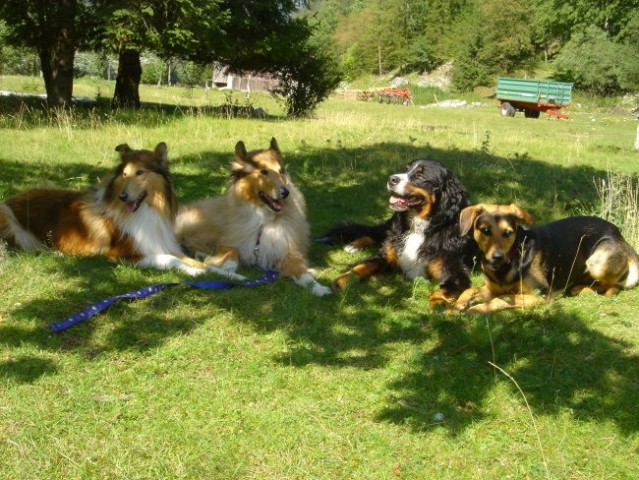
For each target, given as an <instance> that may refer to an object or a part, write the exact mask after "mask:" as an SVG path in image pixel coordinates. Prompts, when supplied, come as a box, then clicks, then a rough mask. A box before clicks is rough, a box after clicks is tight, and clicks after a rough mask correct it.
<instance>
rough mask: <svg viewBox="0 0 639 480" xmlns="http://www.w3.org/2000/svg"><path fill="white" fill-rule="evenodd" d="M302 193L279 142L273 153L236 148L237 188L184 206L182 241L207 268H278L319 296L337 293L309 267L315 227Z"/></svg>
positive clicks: (273, 145)
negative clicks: (284, 163) (288, 170)
mask: <svg viewBox="0 0 639 480" xmlns="http://www.w3.org/2000/svg"><path fill="white" fill-rule="evenodd" d="M305 211H306V204H305V201H304V197H303V196H302V193H301V192H300V191H299V190H298V189H297V187H296V186H295V185H294V184H293V182H292V181H291V179H290V177H289V176H288V174H287V173H286V172H285V170H284V168H283V167H282V154H281V152H280V149H279V147H278V145H277V141H276V140H275V139H274V138H273V139H271V143H270V146H269V148H268V149H264V150H254V151H251V152H247V151H246V147H245V146H244V143H243V142H241V141H240V142H238V143H237V145H236V146H235V156H234V158H233V161H232V163H231V184H230V187H229V188H228V190H227V191H226V192H225V193H224V194H223V195H220V196H217V197H212V198H207V199H204V200H200V201H198V202H195V203H192V204H190V205H186V206H183V207H182V208H181V209H180V211H179V213H178V216H177V219H176V222H175V227H176V236H177V238H178V240H179V241H180V242H181V243H182V245H184V247H185V248H187V249H188V250H190V251H191V252H192V253H193V254H195V255H196V256H197V257H206V258H205V263H207V264H210V265H214V266H216V267H220V268H223V269H226V270H228V271H230V272H235V270H236V269H237V268H238V266H240V265H243V266H247V267H250V266H257V267H261V268H263V269H272V270H276V271H279V272H281V273H282V274H284V275H287V276H289V277H291V278H292V279H293V280H294V281H295V283H297V284H298V285H302V286H307V285H309V286H311V289H312V292H313V294H314V295H317V296H322V295H327V294H328V293H330V292H331V289H330V288H328V287H325V286H323V285H321V284H320V283H318V282H317V281H316V280H315V279H314V278H313V276H312V274H311V273H310V271H309V268H308V260H307V250H308V244H309V235H310V228H309V225H308V222H307V221H306V213H305Z"/></svg>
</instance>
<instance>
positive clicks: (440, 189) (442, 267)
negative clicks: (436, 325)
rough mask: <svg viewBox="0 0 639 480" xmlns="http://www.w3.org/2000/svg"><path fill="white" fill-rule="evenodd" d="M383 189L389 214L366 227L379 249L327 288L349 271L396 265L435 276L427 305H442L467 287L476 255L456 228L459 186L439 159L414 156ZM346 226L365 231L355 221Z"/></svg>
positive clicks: (341, 282) (462, 196)
mask: <svg viewBox="0 0 639 480" xmlns="http://www.w3.org/2000/svg"><path fill="white" fill-rule="evenodd" d="M387 188H388V191H389V193H390V200H389V207H390V208H391V210H393V212H394V213H393V215H392V217H391V218H390V219H389V220H388V221H387V222H385V223H384V224H383V225H378V226H375V227H371V228H374V229H376V230H373V231H374V232H376V233H375V234H376V235H377V236H378V237H377V238H379V237H383V240H382V242H381V247H380V249H379V250H378V252H377V253H375V254H374V255H372V256H370V257H368V258H366V259H364V260H362V261H361V262H359V263H357V264H356V265H354V266H353V267H352V268H351V269H349V270H348V271H347V272H345V273H343V274H342V275H340V276H339V277H338V278H337V279H336V280H335V282H334V283H333V288H334V289H336V290H339V289H343V288H344V287H345V286H346V285H347V284H348V282H349V279H350V278H351V277H353V276H356V277H358V278H359V279H360V280H368V279H369V278H370V277H371V276H373V275H375V274H377V273H381V272H389V271H393V270H400V271H402V272H403V273H404V275H405V276H406V277H408V278H416V277H425V278H427V279H431V280H434V281H437V282H438V283H439V289H438V290H436V291H435V292H434V293H433V294H432V295H431V296H430V306H431V308H432V307H436V306H441V307H444V308H448V306H450V304H451V303H452V302H454V300H455V299H456V298H457V297H458V296H459V295H460V294H461V293H462V292H463V291H464V290H466V289H467V288H469V287H470V272H471V270H472V268H473V266H474V264H475V262H476V260H477V258H478V254H479V251H478V248H477V245H476V243H475V242H474V241H473V238H472V235H470V234H468V233H467V234H465V235H462V234H461V233H460V225H459V215H460V212H461V211H462V209H464V208H465V207H467V206H469V205H470V201H469V198H468V193H467V191H466V189H465V187H464V186H463V185H462V183H461V182H460V181H459V179H458V178H457V177H456V176H455V174H453V172H452V171H450V170H449V169H448V168H446V167H445V166H444V165H443V164H441V163H440V162H438V161H435V160H425V159H418V160H414V161H412V162H411V163H409V164H408V165H407V166H406V168H405V171H404V172H402V173H396V174H394V175H391V176H390V177H389V179H388V182H387ZM336 228H338V230H335V229H334V230H333V231H332V232H335V231H339V234H340V235H341V237H340V238H349V239H352V237H353V236H354V235H351V234H350V233H349V231H348V228H347V226H346V225H342V226H340V227H336ZM352 231H353V232H355V233H356V234H362V233H364V234H365V233H366V232H365V229H363V228H362V226H361V225H359V226H358V225H355V226H354V228H353V229H352ZM380 232H381V233H380ZM330 235H331V233H330V232H329V235H327V236H326V237H324V239H323V240H326V239H327V238H330ZM349 235H350V236H349ZM333 238H334V239H335V240H338V238H335V237H333ZM371 238H372V239H373V240H375V238H373V236H371Z"/></svg>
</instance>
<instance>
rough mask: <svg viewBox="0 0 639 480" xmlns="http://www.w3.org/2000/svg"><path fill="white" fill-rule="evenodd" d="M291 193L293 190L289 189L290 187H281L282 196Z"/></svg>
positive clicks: (284, 196)
mask: <svg viewBox="0 0 639 480" xmlns="http://www.w3.org/2000/svg"><path fill="white" fill-rule="evenodd" d="M289 193H291V192H289V191H288V188H286V187H280V195H281V196H282V198H286V197H288V194H289Z"/></svg>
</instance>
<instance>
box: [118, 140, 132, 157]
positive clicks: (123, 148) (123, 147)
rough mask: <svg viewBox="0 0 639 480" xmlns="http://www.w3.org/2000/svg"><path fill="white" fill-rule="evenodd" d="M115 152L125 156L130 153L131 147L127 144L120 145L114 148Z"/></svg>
mask: <svg viewBox="0 0 639 480" xmlns="http://www.w3.org/2000/svg"><path fill="white" fill-rule="evenodd" d="M115 151H116V152H118V153H120V155H126V154H127V153H129V152H130V151H131V147H129V145H128V144H127V143H122V144H120V145H118V146H117V147H115Z"/></svg>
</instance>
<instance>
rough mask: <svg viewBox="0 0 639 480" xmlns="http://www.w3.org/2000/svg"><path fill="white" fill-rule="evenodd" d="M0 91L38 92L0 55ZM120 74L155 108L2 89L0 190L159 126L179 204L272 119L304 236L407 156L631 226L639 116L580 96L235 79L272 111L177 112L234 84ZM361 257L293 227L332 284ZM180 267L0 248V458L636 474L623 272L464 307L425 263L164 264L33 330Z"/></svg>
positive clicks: (412, 472) (483, 192)
mask: <svg viewBox="0 0 639 480" xmlns="http://www.w3.org/2000/svg"><path fill="white" fill-rule="evenodd" d="M110 89H111V90H110ZM0 90H17V91H25V92H29V93H37V92H41V91H42V90H41V86H40V85H39V83H38V81H37V80H34V79H27V78H18V77H0ZM111 92H112V85H109V84H108V83H106V82H95V81H80V82H78V83H77V85H76V88H75V94H76V95H80V96H88V97H91V98H96V97H100V98H101V99H107V100H108V98H109V97H110V95H111ZM141 95H142V99H143V101H147V102H153V103H155V104H161V105H162V108H160V107H157V105H156V106H155V108H145V109H143V110H141V111H139V112H112V111H110V110H109V109H108V108H103V107H98V108H91V107H83V108H77V109H76V110H74V111H71V112H64V111H62V112H49V113H48V114H45V113H44V112H42V111H41V110H40V109H39V108H38V107H37V106H36V104H34V103H32V102H31V103H28V104H22V103H21V102H20V101H15V100H9V99H2V98H0V145H1V146H2V150H1V151H0V199H3V198H6V197H8V196H10V195H12V194H15V193H17V192H19V191H21V190H23V189H25V188H27V187H29V186H33V185H56V186H60V187H65V188H72V189H81V188H85V187H87V186H89V185H91V184H92V183H94V182H95V181H96V179H97V178H98V177H100V176H101V175H102V174H103V173H105V172H106V171H107V170H109V169H110V168H112V167H113V166H115V165H116V163H117V154H116V152H115V151H114V148H115V146H116V145H118V144H120V143H125V142H126V143H128V144H129V145H130V146H131V147H133V148H153V147H154V146H155V145H156V144H157V143H158V142H161V141H164V142H166V143H167V144H168V148H169V159H170V163H171V167H172V171H173V175H174V181H175V185H176V188H177V192H178V196H179V199H180V201H184V202H186V201H189V200H195V199H199V198H202V197H205V196H210V195H215V194H218V193H221V192H223V191H224V189H225V186H226V184H227V181H228V165H229V162H230V159H231V156H232V152H233V148H234V145H235V144H236V142H237V141H238V140H243V141H244V142H245V143H246V146H247V147H248V148H249V149H255V148H265V147H267V146H268V142H269V140H270V139H271V137H275V138H276V139H277V141H278V143H279V145H280V147H281V149H282V151H283V154H284V157H285V161H286V164H287V168H288V170H289V171H290V172H291V176H292V177H293V179H294V181H295V182H296V183H297V185H298V186H299V187H300V189H301V190H302V192H303V193H304V195H305V197H306V201H307V204H308V218H309V222H310V224H311V228H312V233H313V235H321V234H322V233H323V232H324V231H326V230H327V229H328V228H330V227H331V226H333V225H334V224H335V223H337V222H340V221H344V220H353V221H359V222H371V223H372V222H380V221H382V220H384V219H385V218H386V217H387V216H388V215H389V211H388V209H387V206H386V205H387V200H388V198H387V194H386V190H385V183H386V178H387V176H388V175H389V174H391V173H395V172H397V171H399V169H401V168H402V167H403V165H404V164H406V163H407V162H408V161H410V160H412V159H414V158H417V157H428V158H433V159H437V160H440V161H441V162H443V163H444V164H445V165H447V166H448V167H449V168H451V169H452V170H454V171H455V172H456V173H457V175H458V176H459V177H460V179H461V180H462V181H463V183H464V184H465V185H466V187H467V189H468V191H469V192H470V194H471V197H472V200H473V201H474V202H508V203H510V202H516V203H518V204H519V205H521V206H522V207H524V208H526V209H527V210H528V211H529V212H530V213H532V214H533V215H534V216H535V218H536V219H537V220H538V222H539V223H542V222H546V221H550V220H554V219H558V218H561V217H562V216H566V215H571V214H582V213H588V214H590V213H593V214H604V213H607V214H611V215H612V216H613V217H614V219H615V221H617V223H620V224H621V226H622V231H623V232H624V234H625V235H626V237H627V238H628V240H629V241H630V242H631V243H633V245H634V246H635V248H637V247H639V237H638V236H637V233H636V228H635V226H634V225H633V218H636V215H635V214H636V207H637V205H636V196H633V195H634V193H633V192H636V190H635V188H636V174H637V162H639V152H637V151H635V150H634V149H633V145H634V140H635V135H636V128H637V121H636V120H635V119H634V118H633V117H632V116H630V115H628V114H627V113H624V112H623V111H620V110H612V109H608V108H595V107H594V106H592V105H590V104H585V103H584V104H580V103H577V102H576V103H575V104H573V105H572V106H571V108H570V109H568V113H569V115H570V119H569V120H563V121H558V120H556V119H554V118H550V119H549V118H547V117H546V116H544V115H542V117H541V118H540V119H538V120H534V119H526V118H524V117H523V115H522V114H518V115H517V116H516V117H515V118H504V117H501V116H500V115H499V110H498V108H497V105H496V101H495V100H494V99H492V98H489V97H478V96H477V97H473V98H468V100H469V103H468V104H467V105H466V106H464V107H461V108H456V109H450V108H438V107H432V106H426V105H425V104H426V103H428V102H429V101H430V100H428V96H429V95H428V93H427V92H422V96H421V97H420V99H422V100H421V101H420V102H416V105H411V106H407V107H403V106H399V105H386V104H378V103H376V102H372V101H371V102H358V101H355V100H343V99H341V98H340V97H339V96H337V95H336V96H335V97H333V98H331V99H329V100H328V101H326V102H325V103H323V104H322V105H321V106H320V108H319V109H318V110H317V112H316V115H315V116H314V118H311V119H303V120H287V119H285V118H283V117H282V115H281V108H280V106H279V105H278V104H277V103H275V102H274V101H273V99H271V98H270V97H268V96H260V95H257V94H254V95H253V96H252V97H251V99H250V102H251V104H252V105H253V106H255V107H262V108H264V109H265V110H266V111H267V112H268V113H269V116H268V117H267V118H260V119H258V118H253V119H246V118H227V117H224V116H216V115H213V114H211V113H210V112H207V111H205V110H198V109H196V108H193V107H196V106H216V105H220V104H222V103H224V102H229V101H230V102H235V103H237V104H240V105H241V104H244V103H245V102H246V101H247V100H246V99H245V98H244V96H243V94H242V93H239V92H234V93H232V94H229V93H228V92H227V93H224V92H215V91H209V92H204V91H203V90H183V89H179V88H177V87H172V88H164V89H158V88H155V87H145V88H144V89H143V90H142V92H141ZM440 100H441V98H440ZM472 101H475V102H477V103H475V104H471V102H472ZM175 105H178V107H175ZM611 188H612V190H611ZM611 191H612V192H613V194H610V192H611ZM633 209H634V210H633ZM628 212H630V213H628ZM632 212H634V213H635V214H633V213H632ZM369 253H371V252H370V251H369V252H361V253H359V254H349V253H346V252H344V251H343V250H342V249H341V248H340V247H338V246H328V245H322V244H313V246H312V248H311V262H312V264H313V266H314V267H315V270H316V272H317V277H318V279H319V280H320V281H321V282H322V283H324V284H330V282H332V280H333V279H334V278H335V277H337V276H338V275H339V274H340V273H341V272H343V271H344V270H345V269H347V268H348V267H349V266H350V265H351V264H352V263H353V262H355V261H356V260H358V259H360V258H363V257H364V256H365V255H367V254H369ZM241 272H242V273H244V274H245V275H247V276H250V277H258V276H259V275H260V272H257V271H251V270H250V269H242V270H241ZM204 278H206V279H215V278H216V277H215V276H214V275H213V274H207V275H204ZM182 280H187V277H185V276H183V275H181V274H180V273H177V272H160V271H153V270H141V269H138V268H135V267H133V266H131V265H127V264H124V263H122V264H112V263H109V262H107V261H106V260H105V259H102V258H73V257H65V256H59V255H57V254H56V253H55V252H44V253H41V254H26V253H20V252H15V251H11V250H8V249H7V248H6V247H4V246H2V248H1V249H0V284H1V285H2V291H3V294H2V295H1V296H0V458H1V459H2V460H1V461H0V478H7V479H18V478H25V479H26V478H29V479H40V478H42V479H70V478H78V479H80V478H86V479H100V478H104V479H119V478H121V479H150V478H154V479H155V478H157V479H160V478H161V479H179V478H184V479H194V478H206V479H217V478H219V479H347V478H352V479H358V480H362V479H371V480H372V479H375V480H378V479H393V478H408V479H477V478H491V479H497V478H499V479H502V478H504V479H505V478H511V479H594V478H615V479H634V478H637V477H639V463H638V462H637V455H638V453H639V410H638V409H637V406H636V403H637V399H638V398H639V368H638V367H639V313H637V310H636V305H637V304H638V303H639V289H634V290H631V291H624V292H621V293H620V294H619V295H617V296H615V297H612V298H603V297H599V296H595V295H592V296H588V295H586V296H577V297H567V298H562V299H559V300H557V301H554V302H552V303H550V304H548V305H545V306H543V307H539V308H535V309H532V310H527V311H521V310H517V311H510V312H502V313H499V314H494V315H490V316H470V315H466V316H464V315H444V314H438V313H433V312H431V311H430V310H429V308H428V296H429V294H430V292H431V291H432V290H433V289H434V288H435V287H436V286H435V285H432V284H430V283H429V282H428V281H426V280H416V281H409V280H407V279H404V278H402V277H401V276H399V275H390V276H385V277H379V278H377V279H375V280H373V281H372V282H370V283H361V284H360V283H352V284H350V285H349V287H348V288H347V289H346V290H345V291H343V292H340V293H334V294H332V295H330V296H328V297H324V298H317V297H314V296H313V295H311V293H310V292H309V291H305V290H303V289H301V288H300V287H298V286H296V285H294V284H293V282H292V281H290V280H288V279H286V278H280V279H279V280H277V281H276V282H275V283H272V284H269V285H264V286H260V287H252V288H235V289H230V290H225V291H204V290H196V289H191V288H189V287H186V286H178V287H174V288H171V289H168V290H165V291H163V292H161V293H159V294H157V295H155V296H152V297H150V298H147V299H143V300H137V301H121V302H118V303H116V304H115V305H113V306H112V307H110V308H109V309H108V310H107V311H106V312H105V313H103V314H101V315H98V316H96V317H94V318H92V319H91V320H88V321H86V322H84V323H82V324H79V325H76V326H74V327H72V328H70V329H69V330H66V331H64V332H61V333H57V334H54V333H52V331H51V330H50V329H49V326H48V325H49V324H50V323H52V322H56V321H59V320H61V319H63V318H64V317H66V316H68V315H70V314H72V313H75V312H77V311H79V310H82V309H83V308H85V307H87V306H89V305H90V304H92V303H94V302H97V301H99V300H102V299H105V298H108V297H111V296H113V295H116V294H120V293H125V292H128V291H131V290H134V289H137V288H140V287H143V286H146V285H151V284H156V283H162V282H176V281H182ZM473 282H474V283H476V284H477V285H479V284H480V283H481V276H480V275H479V274H475V275H474V277H473Z"/></svg>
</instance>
